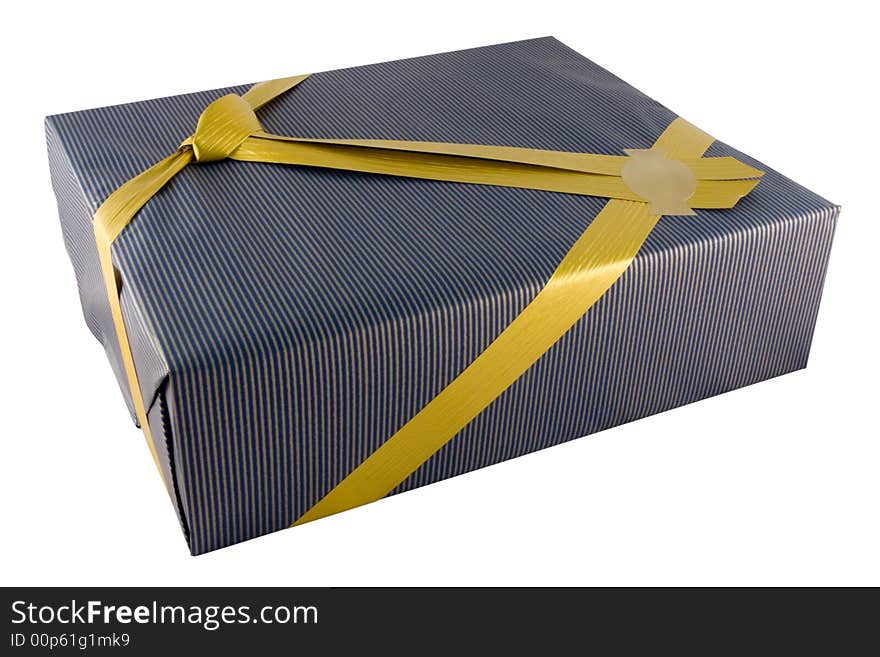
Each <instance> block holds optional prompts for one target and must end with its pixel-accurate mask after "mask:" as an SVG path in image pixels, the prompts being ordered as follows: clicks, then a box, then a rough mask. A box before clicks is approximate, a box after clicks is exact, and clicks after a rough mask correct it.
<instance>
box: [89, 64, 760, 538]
mask: <svg viewBox="0 0 880 657" xmlns="http://www.w3.org/2000/svg"><path fill="white" fill-rule="evenodd" d="M307 77H308V76H305V75H301V76H296V77H291V78H283V79H280V80H272V81H269V82H263V83H260V84H257V85H254V86H253V87H252V88H251V89H250V90H249V91H247V92H246V93H245V94H244V95H243V96H236V95H228V96H223V97H222V98H219V99H217V100H215V101H214V102H213V103H211V104H210V105H208V107H207V108H205V111H204V112H202V115H201V116H200V117H199V121H198V124H197V126H196V130H195V133H194V134H193V136H192V137H190V138H188V139H187V140H185V141H184V142H183V144H181V146H180V148H179V149H178V150H177V152H175V153H173V154H172V155H170V156H169V157H167V158H165V159H164V160H162V161H160V162H158V163H157V164H155V165H154V166H152V167H150V168H149V169H147V170H146V171H144V172H143V173H141V174H140V175H138V176H136V177H134V178H132V179H131V180H129V181H128V182H126V183H125V184H123V185H122V186H121V187H119V188H118V189H117V190H116V191H115V192H113V193H112V194H111V195H110V196H109V197H107V199H106V200H105V201H104V202H103V203H102V204H101V206H100V207H99V208H98V210H97V212H96V213H95V218H94V232H95V241H96V244H97V249H98V256H99V260H100V264H101V271H102V275H103V278H104V283H105V287H106V290H107V300H108V303H109V305H110V312H111V317H112V318H113V324H114V327H115V329H116V336H117V339H118V342H119V348H120V352H121V356H122V361H123V365H124V367H125V373H126V377H127V379H128V384H129V388H130V391H131V396H132V401H133V404H134V407H135V414H136V416H137V419H138V422H139V424H140V426H141V427H142V429H143V430H144V433H145V435H146V437H147V442H148V444H149V446H150V449H151V451H152V452H153V457H154V459H155V460H156V463H157V466H158V464H159V461H158V457H157V453H156V450H155V446H154V445H153V441H152V436H151V435H150V427H149V422H148V420H147V413H146V408H145V406H144V401H143V397H142V396H141V391H140V386H139V384H138V377H137V372H136V369H135V364H134V357H133V355H132V351H131V346H130V345H129V342H128V335H127V333H126V329H125V323H124V322H123V318H122V310H121V306H120V302H119V294H118V290H117V288H116V276H115V273H114V269H113V258H112V244H113V241H114V240H115V239H116V237H117V236H118V235H119V233H120V232H121V231H122V230H123V229H124V228H125V227H126V226H127V225H128V224H129V222H130V221H131V220H132V219H133V218H134V216H135V215H136V214H137V212H138V210H140V208H141V207H143V205H144V204H145V203H146V202H147V201H149V199H150V198H152V196H153V195H154V194H156V193H158V192H159V190H161V189H162V187H163V186H164V185H165V184H167V183H168V182H169V181H170V180H171V179H172V178H173V177H174V176H176V175H177V174H178V173H179V172H180V171H181V170H183V168H184V167H186V166H187V165H188V164H190V163H191V162H193V161H196V162H212V161H217V160H222V159H224V158H227V157H228V158H231V159H234V160H239V161H252V162H268V163H275V164H291V165H299V166H314V167H323V168H331V169H343V170H347V171H360V172H364V173H373V174H382V175H392V176H403V177H408V178H421V179H427V180H441V181H448V182H458V183H468V184H478V185H499V186H504V187H518V188H524V189H537V190H545V191H549V192H562V193H569V194H581V195H588V196H599V197H604V198H608V199H609V202H608V203H607V204H606V205H605V207H604V208H603V210H602V211H601V212H600V213H599V214H598V216H596V217H595V218H594V219H593V220H592V222H587V221H586V220H585V223H588V225H587V226H586V229H585V231H584V233H583V234H582V235H581V237H580V238H579V239H578V241H577V242H576V243H575V245H574V246H573V247H572V249H571V250H570V251H569V253H568V254H567V255H566V256H565V258H564V259H563V260H562V262H561V263H560V265H559V267H558V268H557V270H556V271H555V272H554V273H553V274H552V275H551V277H550V278H549V279H548V281H547V284H546V285H545V286H544V288H543V289H542V290H541V291H540V292H539V293H538V295H537V296H536V297H535V298H534V299H533V300H532V302H531V303H530V304H529V305H528V306H527V307H526V308H525V309H524V310H523V311H522V313H521V314H520V315H519V316H518V317H517V318H516V319H515V320H514V321H513V323H511V324H510V325H509V326H508V327H507V328H506V329H505V330H504V331H502V332H501V333H500V334H499V335H498V336H497V337H496V339H495V340H494V341H493V342H492V343H491V344H490V345H489V346H488V347H487V348H486V349H485V351H484V352H483V353H482V354H480V355H479V356H478V357H477V358H476V359H475V360H474V361H473V362H472V363H471V364H470V365H469V366H468V367H467V368H466V369H465V370H464V371H462V372H461V373H460V374H459V376H458V377H456V378H455V379H454V380H453V381H452V382H450V383H449V385H448V386H447V387H446V388H445V389H444V390H442V391H441V392H440V393H439V394H438V395H437V396H436V397H435V398H434V400H432V401H431V402H430V403H429V404H427V405H426V406H425V407H424V408H423V409H422V410H421V411H420V412H419V413H417V414H416V415H415V416H414V417H413V418H411V419H410V421H409V422H407V423H406V424H405V425H404V426H403V427H401V428H400V430H399V431H398V432H397V433H396V434H395V435H394V436H391V437H390V438H389V439H387V440H386V441H385V442H384V443H383V444H382V446H381V447H380V448H379V449H378V450H377V451H376V452H374V453H373V454H372V455H371V456H370V457H369V458H368V459H367V460H366V461H364V462H363V463H362V464H361V465H360V466H359V467H357V468H355V469H354V470H353V471H352V472H351V473H349V475H348V476H347V477H346V478H345V479H343V480H342V481H341V482H338V483H337V484H336V485H335V487H334V488H332V490H330V491H328V493H327V494H326V495H325V496H324V498H323V499H321V500H320V501H319V502H318V503H317V504H316V505H315V506H314V507H312V508H311V509H310V510H309V511H308V512H307V513H306V514H304V515H303V516H302V517H300V518H298V519H296V522H297V524H299V523H302V522H307V521H309V520H314V519H316V518H320V517H322V516H325V515H329V514H331V513H336V512H338V511H341V510H344V509H348V508H352V507H354V506H358V505H360V504H366V503H367V502H370V501H373V500H376V499H379V498H381V497H383V496H385V495H387V494H388V493H389V492H390V491H392V490H393V489H394V488H395V487H396V486H397V485H399V484H400V482H402V481H404V480H405V479H406V477H407V476H409V474H411V473H412V472H413V471H414V470H415V469H416V468H418V467H419V465H421V464H422V463H424V462H425V461H426V460H427V459H428V458H429V457H430V456H431V455H432V454H433V453H435V452H436V451H437V450H438V449H440V447H442V446H443V445H444V444H445V443H446V442H447V441H449V440H451V439H452V438H453V437H454V436H455V435H456V433H457V432H458V431H460V430H461V429H462V428H463V427H464V426H466V425H467V424H468V423H469V422H470V421H471V420H472V419H473V418H474V417H476V415H477V414H479V413H480V412H482V410H483V409H484V408H485V407H486V406H488V405H489V404H490V403H492V401H493V400H494V399H496V398H497V397H498V396H499V395H501V394H502V393H503V392H504V390H506V389H507V388H508V387H509V386H510V385H511V384H513V382H514V381H515V380H516V379H517V378H518V377H519V376H520V375H522V373H523V372H525V371H526V370H527V369H528V368H529V367H531V365H532V364H533V363H534V362H536V361H537V360H538V359H539V358H540V357H541V356H542V355H543V354H544V353H545V352H546V351H547V350H548V349H549V348H550V347H551V346H552V345H553V344H554V343H555V342H556V341H557V340H558V339H559V338H560V337H561V336H562V335H563V334H564V333H565V332H566V331H568V330H569V329H570V328H571V327H572V326H573V325H574V324H575V323H576V322H577V321H578V320H579V319H580V318H581V317H582V316H583V315H584V313H586V312H587V310H589V308H590V307H591V306H592V305H593V303H595V302H596V301H597V300H598V299H599V298H600V297H601V296H602V295H603V294H604V293H605V292H606V291H607V290H608V289H609V288H610V287H611V286H612V285H613V284H614V283H615V281H617V279H618V278H619V277H620V276H621V275H622V274H623V273H624V272H625V271H626V269H627V268H628V267H629V265H630V263H631V262H632V260H633V258H635V256H636V254H637V253H638V251H639V249H640V248H641V245H642V244H643V243H644V241H645V239H647V237H648V235H649V234H650V233H651V230H653V228H654V226H655V225H656V223H657V221H658V220H659V219H660V216H661V215H663V214H694V212H693V210H692V208H730V207H733V206H734V205H735V204H736V203H737V201H738V200H739V199H740V198H742V197H743V196H745V195H746V194H748V193H749V192H750V191H751V190H752V189H753V188H754V186H755V185H756V184H757V183H758V180H757V178H759V177H760V176H761V174H762V172H761V171H759V170H757V169H755V168H753V167H750V166H748V165H746V164H744V163H742V162H740V161H738V160H736V159H735V158H732V157H716V158H704V157H703V154H704V153H705V151H706V149H707V148H708V147H709V146H710V145H711V144H712V141H713V139H712V137H711V136H709V135H707V134H706V133H704V132H703V131H701V130H699V129H698V128H696V127H694V126H693V125H691V124H690V123H688V122H687V121H684V120H683V119H676V120H675V121H673V122H672V123H671V124H670V125H669V126H668V127H667V129H666V130H665V131H664V132H663V134H662V135H660V137H659V138H658V140H657V142H656V143H655V144H654V146H653V148H652V149H647V150H645V151H637V150H636V151H627V153H629V155H605V154H593V153H567V152H560V151H546V150H538V149H529V148H515V147H509V146H491V145H480V144H446V143H435V142H430V143H429V142H414V141H395V140H375V139H314V138H298V137H285V136H280V135H270V134H267V133H265V132H263V130H262V129H261V127H260V123H259V121H258V120H257V117H256V114H255V113H254V111H255V110H257V109H258V108H259V107H261V106H262V105H264V104H265V103H267V102H269V101H271V100H272V99H273V98H275V97H276V96H278V95H279V94H282V93H284V92H285V91H287V90H289V89H291V88H293V87H294V86H296V85H297V84H299V83H300V82H302V81H303V80H305V79H306V78H307ZM649 204H650V205H649ZM159 471H160V473H161V472H162V470H161V468H160V469H159ZM165 483H166V485H167V486H168V487H169V491H170V490H171V486H170V482H167V481H166V482H165Z"/></svg>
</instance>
